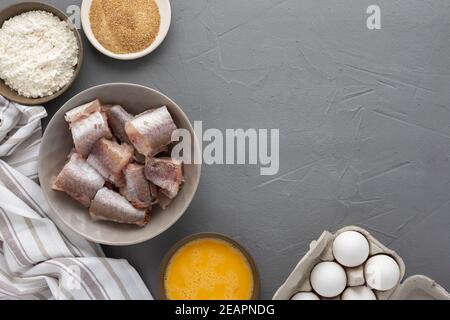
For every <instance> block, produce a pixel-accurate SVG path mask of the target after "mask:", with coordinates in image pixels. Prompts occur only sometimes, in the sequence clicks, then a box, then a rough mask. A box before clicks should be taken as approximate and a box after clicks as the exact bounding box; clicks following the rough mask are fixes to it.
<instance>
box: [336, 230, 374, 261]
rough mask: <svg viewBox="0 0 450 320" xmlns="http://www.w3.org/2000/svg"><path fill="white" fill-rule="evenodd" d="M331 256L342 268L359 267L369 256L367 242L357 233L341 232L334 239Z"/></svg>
mask: <svg viewBox="0 0 450 320" xmlns="http://www.w3.org/2000/svg"><path fill="white" fill-rule="evenodd" d="M333 255H334V258H335V259H336V260H337V262H339V263H340V264H342V265H343V266H346V267H356V266H359V265H361V264H363V263H364V261H366V260H367V257H368V256H369V241H367V239H366V237H364V236H363V235H362V234H361V233H359V232H356V231H345V232H342V233H341V234H339V235H338V236H337V237H336V239H334V242H333Z"/></svg>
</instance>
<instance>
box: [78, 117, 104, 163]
mask: <svg viewBox="0 0 450 320" xmlns="http://www.w3.org/2000/svg"><path fill="white" fill-rule="evenodd" d="M70 130H71V131H72V137H73V143H74V144H75V149H76V150H77V152H78V153H79V154H80V155H82V156H83V157H85V158H86V157H87V156H88V155H89V153H90V152H91V150H92V148H93V147H94V145H95V144H96V143H97V141H99V140H100V139H101V138H108V139H110V138H112V133H111V130H110V129H109V126H108V122H107V120H106V115H105V114H104V113H100V112H95V113H93V114H91V115H90V116H88V117H87V118H83V119H80V120H78V121H75V122H73V123H71V124H70Z"/></svg>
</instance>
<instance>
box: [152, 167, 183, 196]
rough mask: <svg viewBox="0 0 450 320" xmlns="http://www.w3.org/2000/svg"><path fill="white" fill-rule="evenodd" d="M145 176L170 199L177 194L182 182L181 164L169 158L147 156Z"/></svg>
mask: <svg viewBox="0 0 450 320" xmlns="http://www.w3.org/2000/svg"><path fill="white" fill-rule="evenodd" d="M145 177H146V178H147V179H148V180H150V182H152V183H154V184H155V185H157V186H158V187H160V188H161V190H160V192H162V193H164V194H165V195H166V196H167V197H169V198H170V199H173V198H175V197H176V196H177V194H178V192H179V190H180V185H181V183H182V182H183V164H182V163H181V162H179V161H176V160H172V159H170V158H148V159H147V163H146V164H145Z"/></svg>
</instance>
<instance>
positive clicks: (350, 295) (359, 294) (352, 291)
mask: <svg viewBox="0 0 450 320" xmlns="http://www.w3.org/2000/svg"><path fill="white" fill-rule="evenodd" d="M342 300H377V297H376V296H375V293H373V291H372V290H371V289H370V288H368V287H366V286H358V287H349V288H347V289H345V291H344V293H343V294H342Z"/></svg>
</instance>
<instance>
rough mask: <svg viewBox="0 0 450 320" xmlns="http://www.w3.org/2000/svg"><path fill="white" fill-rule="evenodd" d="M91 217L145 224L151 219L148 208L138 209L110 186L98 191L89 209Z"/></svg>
mask: <svg viewBox="0 0 450 320" xmlns="http://www.w3.org/2000/svg"><path fill="white" fill-rule="evenodd" d="M89 213H90V215H91V217H92V218H93V219H95V220H106V221H114V222H119V223H127V224H136V225H138V226H141V227H143V226H145V225H146V224H147V223H148V222H149V219H150V211H149V210H148V209H143V210H140V209H137V208H135V207H133V206H132V205H131V203H129V202H128V200H127V199H126V198H125V197H123V196H121V195H120V194H118V193H117V192H115V191H112V190H110V189H108V188H103V189H101V190H100V191H98V192H97V195H96V196H95V198H94V200H93V201H92V205H91V208H90V209H89Z"/></svg>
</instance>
